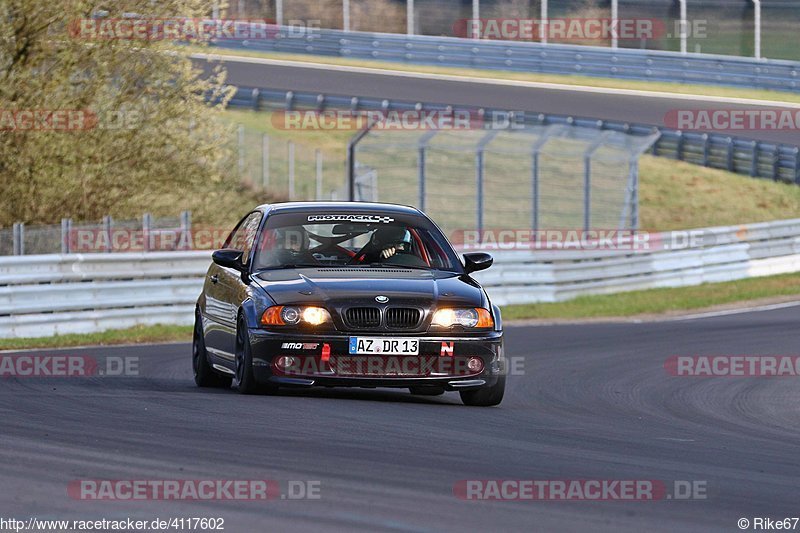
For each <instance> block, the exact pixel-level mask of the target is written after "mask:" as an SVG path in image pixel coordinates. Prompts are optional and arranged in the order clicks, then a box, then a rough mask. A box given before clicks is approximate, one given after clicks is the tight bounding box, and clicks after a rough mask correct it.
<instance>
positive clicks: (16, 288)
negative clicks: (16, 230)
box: [0, 251, 211, 338]
mask: <svg viewBox="0 0 800 533" xmlns="http://www.w3.org/2000/svg"><path fill="white" fill-rule="evenodd" d="M210 260H211V253H210V252H208V251H202V252H149V253H120V254H69V255H30V256H9V257H2V258H0V337H6V338H8V337H45V336H50V335H56V334H59V335H63V334H66V333H91V332H96V331H103V330H107V329H119V328H127V327H131V326H135V325H138V324H191V323H192V319H193V316H194V315H193V310H194V303H195V301H196V300H197V297H198V295H199V294H200V291H201V289H202V286H203V276H204V275H205V272H206V270H207V269H208V266H209V264H210Z"/></svg>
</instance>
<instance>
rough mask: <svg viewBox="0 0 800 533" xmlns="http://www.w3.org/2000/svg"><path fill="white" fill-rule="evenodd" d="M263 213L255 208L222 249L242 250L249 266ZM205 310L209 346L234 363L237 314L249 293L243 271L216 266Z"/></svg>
mask: <svg viewBox="0 0 800 533" xmlns="http://www.w3.org/2000/svg"><path fill="white" fill-rule="evenodd" d="M261 218H262V214H261V213H260V212H258V211H254V212H252V213H250V214H249V215H247V216H246V217H245V218H243V219H242V220H241V222H239V224H238V225H237V226H236V229H234V230H233V231H232V232H231V234H230V236H229V237H228V239H227V240H226V241H225V244H224V246H223V248H228V249H231V250H238V251H240V252H242V263H243V264H244V265H245V266H246V267H249V261H250V255H251V254H250V252H251V250H252V249H253V242H254V241H255V238H256V234H257V233H258V227H259V225H260V224H261ZM206 287H207V290H206V310H207V313H208V315H209V316H208V318H209V319H210V321H211V322H213V324H210V325H209V327H208V328H207V330H206V347H207V349H208V350H209V352H211V354H212V355H215V356H217V357H219V358H221V359H225V360H227V361H230V362H233V358H234V353H235V345H236V317H237V314H238V312H239V306H240V305H241V303H242V301H243V300H244V298H245V295H246V294H247V286H246V284H245V283H244V282H243V281H242V273H241V272H239V271H238V270H236V269H233V268H226V267H222V266H219V265H214V266H213V267H212V268H211V269H210V270H209V272H208V279H207V280H206Z"/></svg>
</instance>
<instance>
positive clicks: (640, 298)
mask: <svg viewBox="0 0 800 533" xmlns="http://www.w3.org/2000/svg"><path fill="white" fill-rule="evenodd" d="M794 295H797V296H798V297H800V273H796V274H783V275H779V276H768V277H763V278H749V279H743V280H738V281H727V282H723V283H705V284H703V285H696V286H693V287H675V288H664V289H648V290H643V291H631V292H623V293H618V294H608V295H598V296H580V297H578V298H575V299H572V300H568V301H566V302H556V303H542V304H524V305H508V306H505V307H503V319H504V320H515V319H583V318H614V317H633V316H639V315H664V314H674V313H676V312H681V311H696V310H698V309H707V308H712V307H717V306H726V305H730V304H740V303H746V302H748V301H751V302H752V301H755V300H760V299H765V298H777V297H787V296H794Z"/></svg>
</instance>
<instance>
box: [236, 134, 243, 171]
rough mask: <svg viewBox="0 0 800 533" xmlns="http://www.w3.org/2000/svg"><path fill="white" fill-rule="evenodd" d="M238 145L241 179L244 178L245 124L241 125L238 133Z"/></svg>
mask: <svg viewBox="0 0 800 533" xmlns="http://www.w3.org/2000/svg"><path fill="white" fill-rule="evenodd" d="M236 144H237V153H238V156H239V159H238V162H237V168H238V171H239V179H240V180H241V179H243V178H244V124H239V127H238V128H237V131H236Z"/></svg>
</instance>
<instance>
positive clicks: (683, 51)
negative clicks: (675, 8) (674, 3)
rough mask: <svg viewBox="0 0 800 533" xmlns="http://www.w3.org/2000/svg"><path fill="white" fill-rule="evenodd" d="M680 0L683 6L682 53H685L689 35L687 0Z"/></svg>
mask: <svg viewBox="0 0 800 533" xmlns="http://www.w3.org/2000/svg"><path fill="white" fill-rule="evenodd" d="M678 2H680V5H681V6H680V8H681V27H680V34H681V35H680V36H681V53H682V54H685V53H686V52H687V49H686V39H687V37H688V33H689V32H688V29H689V28H688V27H687V21H686V0H678Z"/></svg>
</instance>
